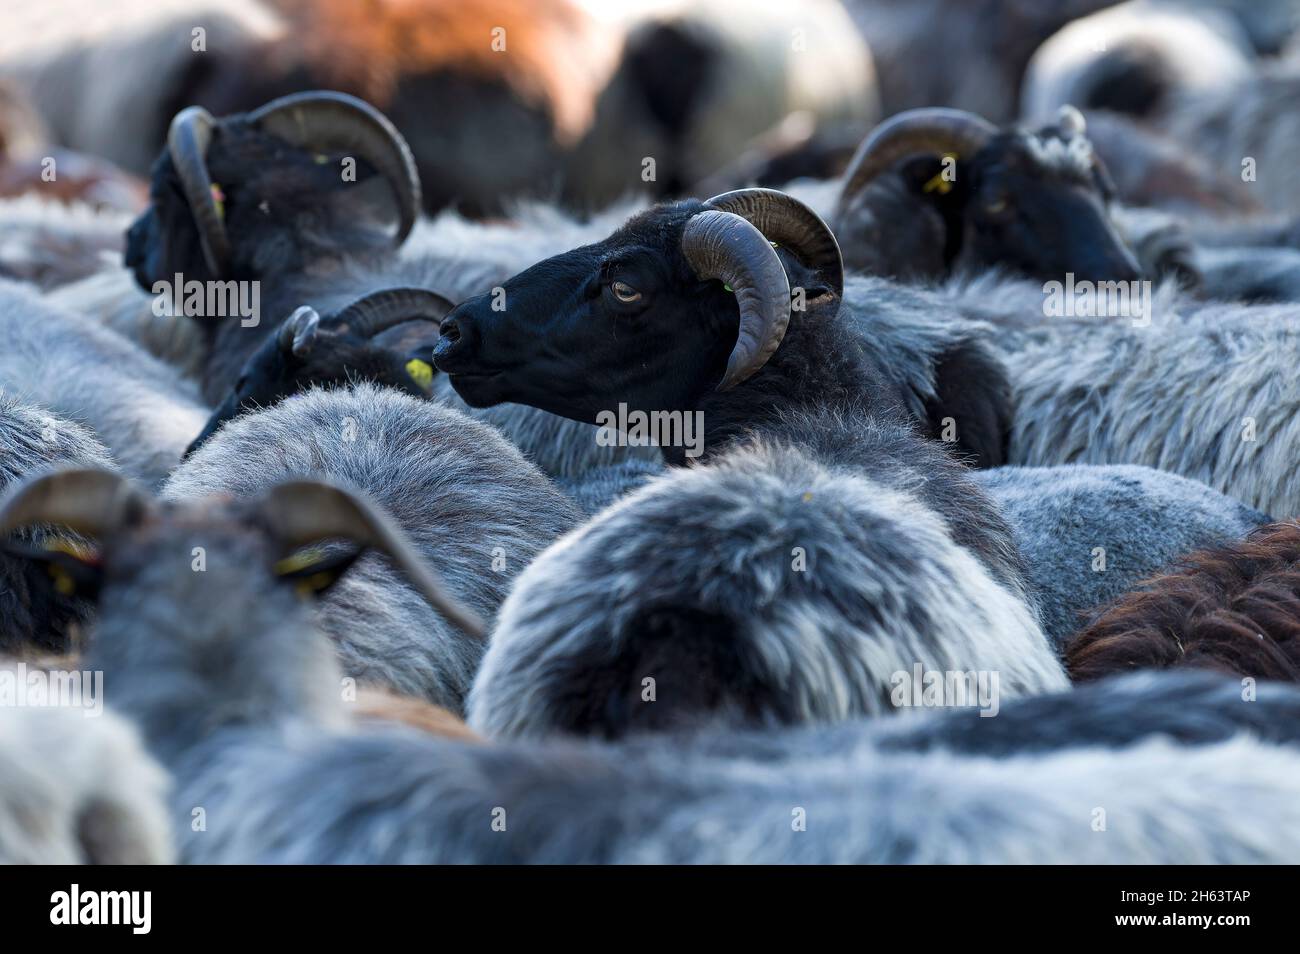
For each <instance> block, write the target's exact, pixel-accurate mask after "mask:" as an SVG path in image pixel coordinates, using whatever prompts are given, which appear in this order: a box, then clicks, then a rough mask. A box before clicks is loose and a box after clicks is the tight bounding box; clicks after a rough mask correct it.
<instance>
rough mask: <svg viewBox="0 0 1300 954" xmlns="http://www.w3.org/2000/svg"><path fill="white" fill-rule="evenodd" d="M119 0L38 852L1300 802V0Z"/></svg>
mask: <svg viewBox="0 0 1300 954" xmlns="http://www.w3.org/2000/svg"><path fill="white" fill-rule="evenodd" d="M80 2H81V0H60V2H58V3H55V4H54V5H53V6H54V8H56V9H62V8H67V9H65V10H63V13H64V14H65V16H66V17H67V19H68V22H69V24H71V23H72V22H73V20H74V19H77V24H76V25H77V27H78V29H80V30H81V31H82V34H84V35H76V30H73V29H72V28H71V26H69V29H68V31H67V32H68V33H69V35H68V36H65V37H63V38H62V39H61V40H60V42H57V43H56V42H48V43H45V44H41V45H38V44H29V45H28V46H23V45H22V44H17V45H15V44H13V43H12V42H11V41H12V37H10V40H9V41H4V42H0V194H3V195H4V196H7V197H5V198H0V489H2V490H3V496H2V497H0V534H3V536H4V544H3V549H2V550H0V861H10V862H13V861H17V862H74V861H89V862H122V861H143V862H168V861H183V862H188V863H214V862H244V863H247V862H257V863H266V862H289V863H322V862H329V863H336V862H378V863H392V862H413V863H432V862H549V863H616V862H633V863H646V862H667V863H682V862H693V863H723V862H739V863H764V862H782V863H830V862H853V863H865V862H884V863H901V862H919V863H1024V862H1061V863H1089V862H1095V863H1108V862H1118V863H1135V862H1144V863H1213V862H1225V863H1234V862H1276V861H1294V860H1296V858H1297V857H1300V747H1297V744H1298V743H1300V687H1297V685H1296V684H1297V683H1300V523H1297V522H1296V518H1297V517H1298V516H1300V473H1298V472H1297V468H1296V465H1295V461H1296V455H1297V454H1300V380H1297V377H1296V374H1295V369H1296V367H1297V365H1298V364H1300V177H1298V176H1297V173H1296V171H1295V170H1296V167H1295V165H1294V161H1293V159H1292V158H1291V155H1292V150H1293V149H1296V148H1300V109H1297V108H1296V104H1297V103H1298V102H1300V99H1297V95H1296V94H1300V6H1297V5H1295V4H1292V3H1289V2H1284V0H1262V2H1258V3H1252V2H1245V0H1241V2H1233V0H1221V2H1214V0H1180V2H1175V0H1129V2H1124V3H1119V4H1114V3H1107V2H1100V0H1091V2H1089V0H1071V2H1063V3H1060V4H1037V3H1030V2H1028V0H1024V2H1021V0H999V2H997V3H991V4H986V5H976V4H967V3H964V2H962V0H845V3H844V4H841V3H839V2H838V0H816V2H810V3H800V4H793V3H783V2H779V0H771V2H762V3H757V4H745V5H743V12H738V8H737V6H736V4H734V3H732V2H731V0H710V2H704V3H696V4H690V5H689V6H681V5H678V4H674V3H668V2H660V3H652V2H646V3H641V4H630V5H627V8H626V9H624V8H622V7H620V9H619V11H618V13H617V14H612V13H609V12H608V11H605V12H601V11H599V10H597V6H598V5H596V4H594V3H593V4H591V5H584V4H580V3H571V2H568V0H554V2H549V3H543V4H526V3H521V2H520V3H516V2H514V0H511V2H504V0H502V2H497V3H489V2H487V0H482V2H479V0H475V2H467V3H456V2H443V0H411V2H409V3H404V4H391V5H378V6H372V5H367V4H347V3H335V2H331V0H240V2H230V3H211V4H203V3H198V4H195V3H190V4H183V5H182V4H178V3H172V2H170V0H169V2H167V3H163V4H161V5H157V4H150V5H149V7H150V9H149V10H148V11H143V10H135V9H134V7H133V6H132V5H130V4H127V5H126V7H129V8H130V9H131V14H130V15H129V16H128V15H125V14H123V15H121V16H118V18H117V19H115V21H114V23H113V24H112V25H111V26H110V27H105V26H104V25H103V24H101V23H97V22H95V21H94V18H93V17H91V16H89V14H88V15H87V17H86V18H85V20H84V21H81V20H80V19H78V18H75V17H74V14H75V13H76V12H77V11H78V10H79V9H80V8H79V4H80ZM984 7H988V8H989V9H988V10H985V9H984ZM977 8H978V9H977ZM990 11H991V12H990ZM115 16H117V15H116V14H115ZM386 18H387V19H386ZM936 24H942V28H936ZM65 25H67V24H65ZM96 31H98V32H96ZM399 37H400V38H403V39H402V41H399V39H398V38H399ZM922 63H923V65H922ZM115 96H117V97H118V101H117V107H118V108H115V106H114V102H113V98H114V97H115ZM128 100H129V102H128ZM92 112H93V115H91V113H92ZM55 143H57V146H56V145H55ZM146 173H147V176H148V185H147V195H146V187H145V186H144V185H143V180H142V179H141V178H140V176H142V175H143V174H146ZM610 420H616V421H617V422H618V423H617V425H611V424H610V423H608V422H609V421H610ZM629 422H632V423H629ZM646 422H648V424H647V427H646V428H642V431H643V432H644V433H642V434H641V435H640V436H638V435H637V434H636V433H634V431H635V430H636V427H638V426H640V424H642V423H646ZM647 434H649V437H648V438H647V437H646V435H647ZM69 685H72V686H74V687H76V688H77V692H76V693H74V695H76V696H77V698H76V699H74V700H73V703H74V704H64V705H56V704H54V703H55V702H58V701H60V700H63V697H62V696H59V693H58V692H56V691H55V690H56V689H57V688H58V687H60V686H62V687H64V688H67V687H68V686H69ZM93 687H99V688H100V689H102V697H99V695H98V692H97V691H96V692H94V693H92V692H90V689H91V688H93ZM91 695H93V696H94V698H93V699H89V700H88V697H89V696H91ZM37 696H39V697H40V698H37ZM56 696H58V698H56ZM63 701H67V700H63ZM90 702H93V703H94V705H90V704H89V703H90ZM101 704H102V705H101ZM101 709H102V711H101ZM91 710H93V711H91Z"/></svg>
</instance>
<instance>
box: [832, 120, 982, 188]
mask: <svg viewBox="0 0 1300 954" xmlns="http://www.w3.org/2000/svg"><path fill="white" fill-rule="evenodd" d="M997 131H998V128H997V127H996V126H994V125H993V124H992V123H990V122H989V121H988V120H987V119H984V118H983V117H981V116H976V115H975V114H974V113H968V112H966V111H965V110H964V109H947V108H944V107H926V108H924V109H909V110H906V111H904V112H901V113H899V114H898V115H896V116H893V117H891V118H889V119H887V120H886V121H885V122H883V123H881V124H880V125H879V126H877V127H876V128H875V129H874V130H872V132H871V135H869V136H868V137H867V138H866V139H865V140H864V141H863V143H862V145H861V146H859V147H858V151H857V152H856V153H855V154H854V156H853V161H852V162H850V163H849V169H848V172H846V173H845V175H844V188H843V189H842V190H841V191H840V208H841V209H843V208H844V206H845V205H847V204H848V202H849V200H850V199H852V198H853V197H854V196H855V195H857V194H858V193H859V192H861V191H862V190H863V189H864V188H865V187H866V186H867V184H868V183H870V182H871V181H872V180H873V179H875V178H876V177H877V176H878V175H880V174H881V173H882V172H884V171H885V170H886V169H888V168H889V167H890V166H892V165H893V164H894V163H896V162H897V161H898V160H900V159H903V158H906V157H907V156H916V155H943V154H944V153H953V154H954V155H956V156H958V157H959V158H962V159H969V158H970V157H972V156H973V155H974V154H975V153H977V152H979V151H980V149H982V148H983V147H984V145H985V144H986V143H987V142H988V141H989V140H990V139H991V138H992V137H993V136H995V135H996V134H997Z"/></svg>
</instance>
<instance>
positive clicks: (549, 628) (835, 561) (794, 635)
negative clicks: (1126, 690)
mask: <svg viewBox="0 0 1300 954" xmlns="http://www.w3.org/2000/svg"><path fill="white" fill-rule="evenodd" d="M917 663H921V664H923V666H924V667H925V669H926V670H932V669H937V670H947V671H957V670H960V671H962V672H967V671H971V670H985V671H990V672H991V671H996V672H997V673H998V679H999V691H1000V692H1001V693H1003V694H1004V696H1003V697H1004V698H1010V697H1011V696H1013V695H1020V694H1026V693H1030V692H1034V691H1043V690H1047V689H1052V688H1061V687H1063V686H1064V685H1065V683H1066V681H1065V676H1064V673H1063V671H1062V669H1061V666H1060V664H1059V662H1057V660H1056V658H1055V656H1054V654H1053V652H1052V651H1051V649H1050V648H1049V647H1048V645H1047V642H1046V640H1045V639H1044V637H1043V635H1042V633H1041V631H1040V630H1039V628H1038V625H1037V623H1036V622H1035V620H1034V618H1033V615H1032V614H1031V612H1030V611H1029V609H1028V608H1027V607H1026V605H1025V603H1024V602H1023V601H1022V600H1021V599H1020V598H1018V596H1017V595H1015V594H1013V593H1012V592H1011V591H1010V590H1009V589H1008V588H1006V587H1004V586H1003V585H1000V584H999V583H997V582H995V581H994V579H993V578H992V576H991V574H990V573H989V572H988V571H987V569H986V568H985V567H984V566H983V565H982V564H981V563H980V562H979V561H978V560H977V559H976V558H975V557H974V556H972V554H971V553H970V552H969V551H967V550H966V549H965V548H963V547H959V546H957V545H955V544H954V543H953V542H952V540H951V537H950V534H949V532H948V530H947V528H946V527H945V526H944V525H943V524H942V522H941V521H940V520H939V519H938V517H937V516H936V515H935V514H934V512H933V511H931V510H930V509H929V508H927V507H926V506H925V505H924V504H923V503H922V502H921V501H920V500H919V499H917V498H916V497H914V496H912V495H911V494H909V493H906V492H902V491H898V490H894V489H891V488H889V487H887V486H884V485H883V484H878V483H876V482H874V481H869V480H864V479H860V478H858V477H856V476H850V475H847V474H843V473H837V472H834V471H831V470H828V469H825V468H823V467H821V466H819V465H817V464H815V463H812V462H811V461H809V460H808V459H807V457H806V456H804V455H802V454H800V453H798V452H794V451H790V450H787V449H783V448H779V447H757V448H752V449H750V450H748V451H742V452H736V451H733V452H732V453H729V454H728V455H726V457H725V458H723V459H722V460H721V461H719V462H718V463H715V464H714V465H712V466H710V467H701V468H685V469H679V470H677V471H675V472H673V473H672V474H671V476H667V477H663V478H660V479H658V480H656V481H654V482H653V483H651V484H650V485H648V486H647V487H645V488H643V489H641V490H640V491H637V492H635V493H634V494H633V495H632V496H631V497H629V498H628V499H626V500H625V501H623V502H622V503H620V504H618V505H616V506H614V507H613V508H611V509H609V510H606V511H605V512H604V513H602V514H601V515H600V516H598V517H596V518H595V519H594V520H593V521H592V522H590V523H588V524H586V525H584V526H583V527H582V528H580V529H578V530H576V531H574V532H573V533H572V534H570V535H569V536H567V537H565V538H563V539H562V540H560V541H559V542H558V543H556V544H554V545H553V546H552V547H551V548H550V549H549V550H547V551H546V552H545V553H543V554H542V555H541V556H540V557H538V558H537V559H536V560H535V561H534V562H533V563H532V565H531V566H530V567H529V568H528V569H527V570H525V571H524V573H523V574H522V575H521V576H520V577H519V580H518V581H517V582H516V584H515V588H514V589H513V590H512V592H511V594H510V596H509V598H508V599H507V600H506V602H505V603H504V604H503V606H502V608H501V611H500V614H499V616H498V623H497V628H496V631H495V632H494V634H493V638H492V641H491V643H490V645H489V647H488V651H487V654H486V655H485V657H484V660H483V664H482V666H481V668H480V670H479V675H478V678H477V680H476V682H475V686H474V689H473V691H472V693H471V696H470V707H469V713H470V722H471V724H472V725H473V726H474V727H475V728H477V729H479V730H481V731H484V732H485V733H486V734H488V735H512V736H513V735H519V736H542V735H546V734H549V733H553V732H557V731H559V732H572V733H580V734H591V735H601V736H606V737H619V736H622V735H625V734H629V733H634V732H642V731H655V730H664V729H676V728H683V727H686V726H692V725H695V726H698V725H700V724H705V723H710V722H715V721H721V722H734V723H741V724H743V723H759V724H798V723H806V722H817V721H828V720H837V719H844V718H848V717H850V716H853V715H862V714H879V713H885V712H892V711H893V710H894V701H893V699H892V695H893V693H894V690H895V688H896V677H897V674H898V673H900V672H902V673H911V672H912V671H913V667H914V666H915V664H917Z"/></svg>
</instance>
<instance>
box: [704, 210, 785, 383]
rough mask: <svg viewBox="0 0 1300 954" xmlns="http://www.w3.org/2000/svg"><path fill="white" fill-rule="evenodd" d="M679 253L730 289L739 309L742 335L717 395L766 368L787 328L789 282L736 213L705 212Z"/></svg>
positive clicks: (766, 247) (759, 235)
mask: <svg viewBox="0 0 1300 954" xmlns="http://www.w3.org/2000/svg"><path fill="white" fill-rule="evenodd" d="M682 253H683V254H684V255H685V256H686V261H687V262H689V263H690V266H691V268H692V269H693V270H694V271H695V274H696V275H697V276H698V277H699V278H701V279H711V278H717V279H721V280H722V281H723V282H725V283H726V284H727V285H729V286H730V287H731V289H732V291H733V292H735V295H736V304H737V305H739V306H740V333H739V335H738V336H737V338H736V346H735V347H734V348H733V349H732V350H731V355H730V357H728V358H727V372H726V374H725V375H723V378H722V382H721V383H720V384H719V385H718V390H719V391H726V390H729V389H730V388H734V387H735V386H736V385H737V384H739V383H740V382H741V381H744V380H745V379H746V378H748V377H749V376H750V375H752V374H753V373H754V372H756V371H757V370H758V369H759V368H761V367H762V366H763V365H765V364H766V363H767V361H768V359H769V358H771V357H772V355H773V354H774V353H775V352H776V349H777V346H778V345H780V344H781V339H782V338H783V337H784V336H785V329H786V326H788V325H789V324H790V282H789V279H787V278H786V274H785V268H783V267H782V265H781V260H780V259H779V258H777V256H776V252H775V251H773V250H772V245H771V243H770V242H768V240H767V238H766V237H765V236H764V235H763V233H762V232H760V231H759V230H758V229H757V228H755V227H754V226H753V225H751V224H750V223H749V222H748V221H746V220H745V219H743V218H741V217H740V216H739V215H736V214H735V213H734V212H720V211H718V210H716V209H708V210H706V211H704V212H700V213H698V214H697V215H694V216H692V217H691V218H690V219H689V220H688V221H687V223H686V227H685V228H684V229H683V230H682Z"/></svg>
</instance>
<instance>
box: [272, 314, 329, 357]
mask: <svg viewBox="0 0 1300 954" xmlns="http://www.w3.org/2000/svg"><path fill="white" fill-rule="evenodd" d="M319 329H320V315H319V314H318V313H317V312H316V309H315V308H313V307H311V306H310V305H299V306H298V307H297V308H295V309H294V312H293V314H292V315H290V316H289V317H288V318H286V319H284V322H283V323H282V324H281V325H280V330H279V331H278V332H276V344H277V345H278V346H279V348H280V350H281V351H292V352H293V353H294V354H296V355H297V356H298V357H300V358H305V357H306V356H307V355H308V354H309V353H311V349H312V346H313V345H314V344H315V343H316V333H317V331H318V330H319Z"/></svg>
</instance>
